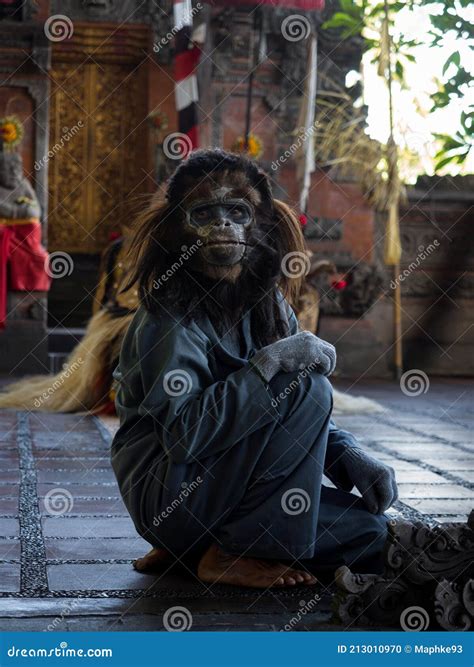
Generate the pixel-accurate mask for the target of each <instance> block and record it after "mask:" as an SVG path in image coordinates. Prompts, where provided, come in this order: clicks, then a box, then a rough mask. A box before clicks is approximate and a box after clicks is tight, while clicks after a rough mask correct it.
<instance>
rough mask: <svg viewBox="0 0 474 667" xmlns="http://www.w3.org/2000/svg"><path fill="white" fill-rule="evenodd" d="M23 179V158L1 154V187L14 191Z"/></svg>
mask: <svg viewBox="0 0 474 667" xmlns="http://www.w3.org/2000/svg"><path fill="white" fill-rule="evenodd" d="M22 179H23V166H22V163H21V157H20V155H18V154H17V153H0V186H2V187H4V188H8V189H9V190H12V189H13V188H16V187H17V186H18V185H20V183H21V181H22Z"/></svg>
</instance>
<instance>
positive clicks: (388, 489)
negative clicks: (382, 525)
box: [326, 447, 398, 514]
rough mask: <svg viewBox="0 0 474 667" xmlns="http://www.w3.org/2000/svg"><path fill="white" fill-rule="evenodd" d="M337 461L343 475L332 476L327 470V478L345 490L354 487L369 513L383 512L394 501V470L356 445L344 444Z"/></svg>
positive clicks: (395, 497)
mask: <svg viewBox="0 0 474 667" xmlns="http://www.w3.org/2000/svg"><path fill="white" fill-rule="evenodd" d="M337 464H338V467H339V472H340V473H341V468H342V473H343V474H342V475H341V474H339V476H338V479H334V478H333V477H332V475H331V473H330V472H329V473H326V474H328V477H329V478H330V479H331V481H332V482H333V483H334V484H336V486H337V487H339V488H341V489H343V490H344V491H351V490H352V488H353V487H354V486H355V487H357V489H358V490H359V491H360V493H361V494H362V500H363V501H364V503H365V505H366V507H367V509H368V510H369V512H372V514H382V513H383V512H385V510H386V509H388V508H389V507H390V505H393V503H394V502H395V501H396V500H397V498H398V489H397V483H396V481H395V471H394V469H393V468H391V467H390V466H387V465H385V464H384V463H381V462H380V461H377V459H374V458H372V456H369V454H366V453H365V452H364V451H363V450H362V449H360V448H359V447H345V448H344V450H343V452H342V454H340V456H339V457H338V461H337Z"/></svg>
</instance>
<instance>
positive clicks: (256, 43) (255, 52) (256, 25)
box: [244, 8, 263, 151]
mask: <svg viewBox="0 0 474 667" xmlns="http://www.w3.org/2000/svg"><path fill="white" fill-rule="evenodd" d="M262 35H263V20H262V13H261V11H260V8H257V9H256V10H255V13H254V18H253V30H252V39H251V40H250V44H251V46H250V74H249V78H248V83H247V103H246V109H245V132H244V149H245V150H246V151H248V148H249V136H250V126H251V121H252V96H253V80H254V75H255V70H256V69H257V67H258V62H259V56H260V49H261V46H262Z"/></svg>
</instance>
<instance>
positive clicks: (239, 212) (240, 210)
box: [227, 204, 249, 223]
mask: <svg viewBox="0 0 474 667" xmlns="http://www.w3.org/2000/svg"><path fill="white" fill-rule="evenodd" d="M227 214H228V216H229V217H230V218H231V219H232V220H235V222H242V223H245V222H247V221H248V219H249V212H248V210H247V208H246V207H245V206H241V205H239V204H233V205H232V206H231V207H230V208H229V209H228V212H227Z"/></svg>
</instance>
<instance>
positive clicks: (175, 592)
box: [0, 380, 474, 631]
mask: <svg viewBox="0 0 474 667" xmlns="http://www.w3.org/2000/svg"><path fill="white" fill-rule="evenodd" d="M340 388H344V389H346V388H350V389H351V392H352V393H356V394H364V395H366V396H369V397H371V398H374V399H376V400H377V401H379V402H380V403H381V404H382V405H383V406H385V407H386V411H385V412H383V413H372V414H365V415H344V416H342V417H340V418H338V422H339V424H340V426H342V427H344V428H346V429H349V430H352V431H353V432H354V433H355V434H356V435H358V436H359V437H360V439H361V440H362V442H363V444H364V446H365V447H367V449H369V450H370V451H371V452H373V453H374V454H376V455H377V456H378V457H379V458H381V459H383V460H384V461H386V462H387V463H390V465H392V466H393V467H394V468H395V470H396V473H397V478H398V482H399V489H400V501H399V502H398V503H397V504H396V506H395V507H394V508H393V510H391V512H392V514H393V515H395V516H400V515H402V516H405V517H410V518H423V519H425V520H427V519H428V520H432V521H438V522H445V521H458V520H459V521H464V520H465V518H466V515H467V514H468V512H469V511H470V510H471V509H472V507H473V506H474V490H473V488H474V485H473V479H474V440H473V435H472V433H473V430H474V401H473V388H472V383H470V382H468V381H463V380H450V381H446V380H443V381H441V380H440V381H432V382H431V386H430V387H429V391H427V393H424V394H420V395H418V396H415V395H411V396H409V395H406V394H405V393H403V392H402V391H401V390H400V386H399V385H398V384H395V383H393V384H390V383H387V382H385V383H383V382H371V383H364V384H358V385H351V384H350V383H346V384H345V385H344V386H341V385H340ZM113 428H114V423H113V421H112V422H111V421H110V420H105V421H104V420H99V419H97V418H93V417H89V416H77V415H46V414H38V413H36V414H26V413H14V412H8V411H3V412H0V459H1V466H0V536H1V537H0V630H159V629H162V628H163V627H164V626H165V627H166V623H167V618H171V616H172V615H173V614H175V618H176V619H177V622H179V620H180V619H181V621H182V622H184V623H189V622H190V619H192V627H193V629H196V630H223V631H230V630H279V629H288V628H289V627H291V629H294V630H328V629H341V628H340V626H335V625H334V624H333V623H332V621H331V610H330V601H331V591H330V590H328V589H327V588H325V587H324V586H317V587H315V589H314V590H313V589H307V588H306V589H301V588H300V589H298V590H290V591H280V592H278V593H275V592H265V593H262V592H260V591H249V590H247V589H235V588H231V587H227V586H205V585H203V584H202V583H200V582H199V581H198V580H197V579H196V577H195V576H194V574H193V572H192V571H190V570H189V569H182V570H177V569H175V570H170V571H167V572H165V573H164V574H163V575H162V576H160V577H156V578H155V577H151V576H144V575H140V574H138V573H136V572H135V571H134V570H133V569H132V566H131V561H132V559H133V558H135V557H137V556H140V555H142V554H143V553H144V552H145V551H146V550H147V548H148V545H147V544H146V542H145V541H144V540H142V539H141V538H139V537H138V536H137V535H136V533H135V531H134V528H133V525H132V522H131V520H130V519H129V518H128V516H127V512H126V509H125V507H124V505H123V502H122V500H121V499H120V497H119V493H118V489H117V486H116V483H115V480H114V477H113V474H112V471H111V468H110V465H109V444H110V438H111V435H110V431H111V429H112V430H113ZM318 596H319V597H318ZM176 607H180V608H181V609H178V610H176ZM166 612H168V614H166ZM170 614H171V616H170ZM168 622H169V621H168ZM347 629H348V630H356V629H360V628H355V627H350V628H347Z"/></svg>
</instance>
